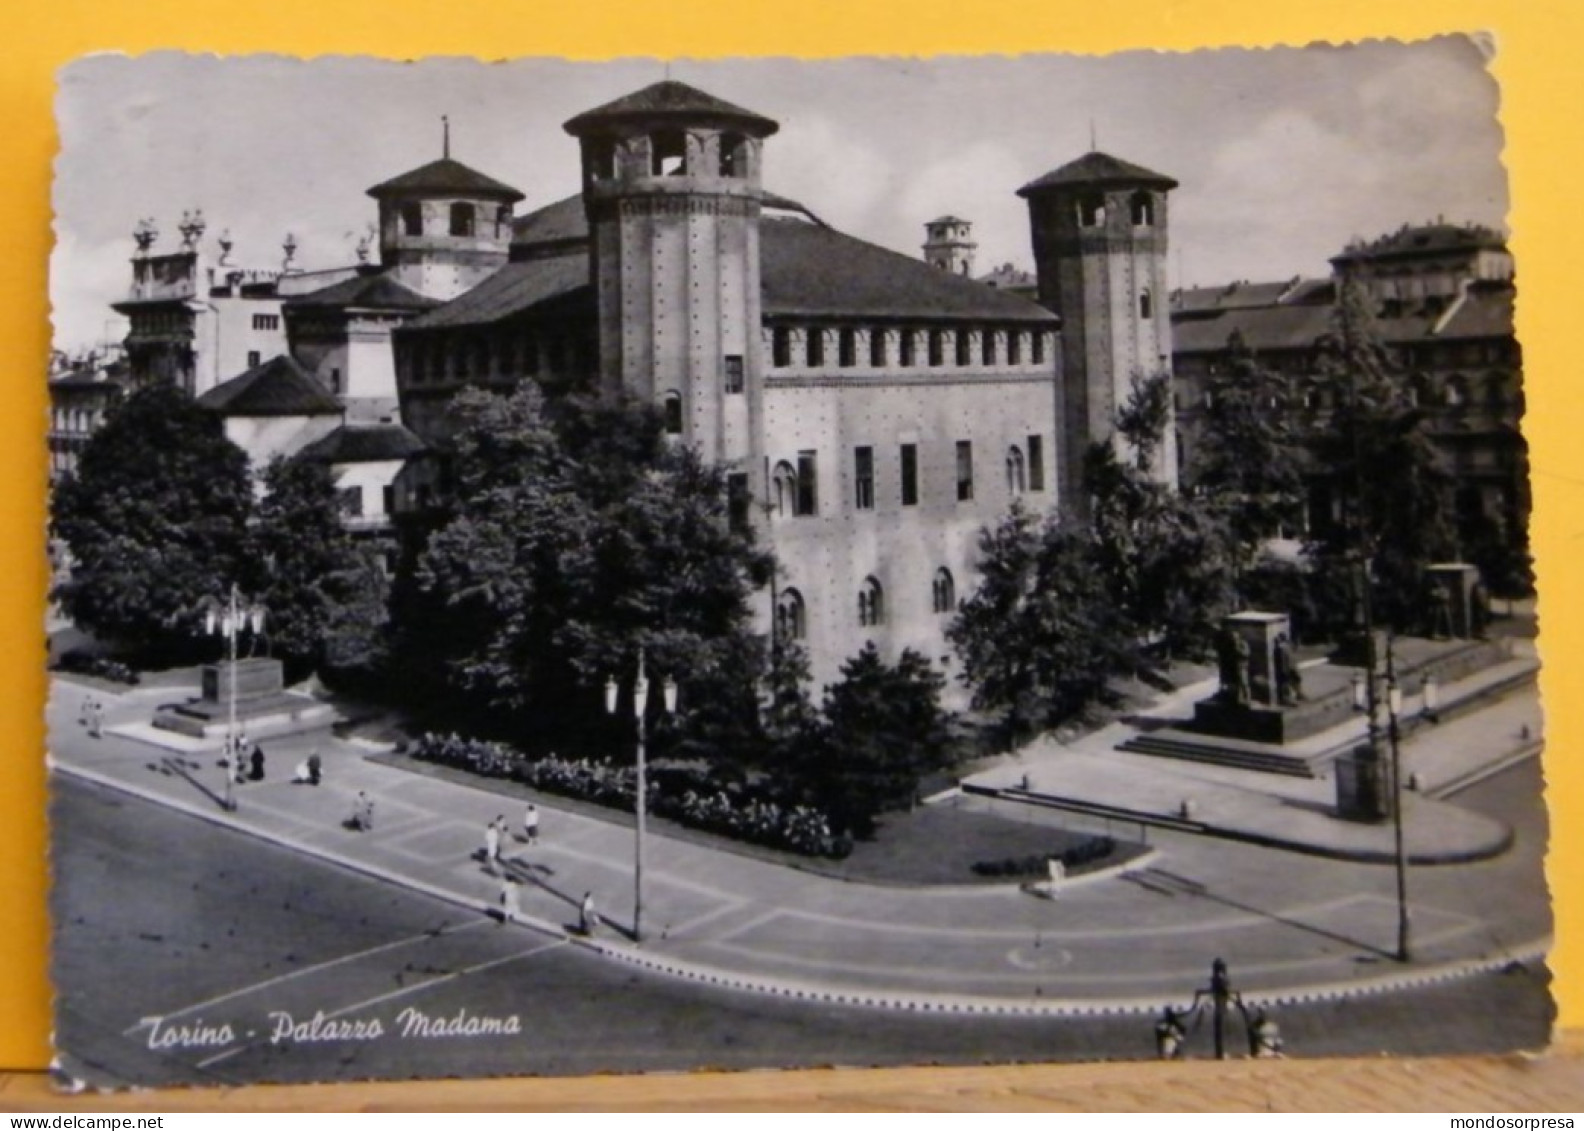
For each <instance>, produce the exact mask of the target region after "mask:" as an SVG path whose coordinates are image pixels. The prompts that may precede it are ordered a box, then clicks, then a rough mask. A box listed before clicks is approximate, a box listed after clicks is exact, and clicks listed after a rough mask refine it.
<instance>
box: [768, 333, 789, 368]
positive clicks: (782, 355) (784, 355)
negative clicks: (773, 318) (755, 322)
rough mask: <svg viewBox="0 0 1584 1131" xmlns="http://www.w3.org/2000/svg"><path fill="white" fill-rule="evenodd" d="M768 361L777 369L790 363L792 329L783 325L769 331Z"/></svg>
mask: <svg viewBox="0 0 1584 1131" xmlns="http://www.w3.org/2000/svg"><path fill="white" fill-rule="evenodd" d="M770 363H771V364H772V365H774V366H775V367H776V368H777V369H785V368H786V367H787V366H789V365H791V364H792V331H791V330H788V329H787V328H786V327H785V326H777V327H776V328H775V329H774V330H771V331H770Z"/></svg>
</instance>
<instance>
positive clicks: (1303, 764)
mask: <svg viewBox="0 0 1584 1131" xmlns="http://www.w3.org/2000/svg"><path fill="white" fill-rule="evenodd" d="M1117 749H1118V750H1125V751H1127V752H1128V753H1130V754H1149V755H1151V756H1153V757H1157V758H1176V759H1178V760H1179V761H1186V762H1204V763H1208V764H1210V765H1214V766H1229V767H1231V768H1233V769H1238V770H1257V771H1259V772H1260V773H1266V774H1285V775H1287V776H1288V777H1297V778H1313V777H1317V776H1319V775H1318V774H1317V773H1316V772H1315V763H1316V762H1320V763H1322V764H1323V763H1324V762H1325V761H1327V760H1328V757H1327V755H1321V756H1320V757H1318V758H1304V757H1300V756H1299V755H1296V754H1289V753H1286V752H1284V751H1282V750H1281V749H1280V748H1278V747H1266V748H1260V747H1258V746H1257V745H1256V744H1254V743H1251V742H1238V743H1233V742H1231V741H1217V740H1216V739H1213V738H1209V737H1199V736H1194V735H1188V734H1186V733H1184V732H1180V731H1177V732H1172V731H1166V732H1162V731H1156V732H1154V733H1153V734H1141V735H1138V736H1137V737H1134V738H1130V739H1128V740H1127V741H1126V742H1124V743H1122V744H1121V745H1120V746H1118V747H1117Z"/></svg>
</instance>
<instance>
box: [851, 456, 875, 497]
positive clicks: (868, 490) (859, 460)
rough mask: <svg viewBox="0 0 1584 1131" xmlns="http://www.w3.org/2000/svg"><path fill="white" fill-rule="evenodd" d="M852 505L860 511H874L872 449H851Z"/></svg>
mask: <svg viewBox="0 0 1584 1131" xmlns="http://www.w3.org/2000/svg"><path fill="white" fill-rule="evenodd" d="M853 491H854V496H853V505H854V506H856V507H857V508H858V509H859V510H861V511H872V510H874V449H873V448H870V447H862V448H854V449H853Z"/></svg>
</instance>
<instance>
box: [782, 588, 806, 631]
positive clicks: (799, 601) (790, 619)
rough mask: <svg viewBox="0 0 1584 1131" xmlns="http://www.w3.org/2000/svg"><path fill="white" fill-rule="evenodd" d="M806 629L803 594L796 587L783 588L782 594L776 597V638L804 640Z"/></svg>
mask: <svg viewBox="0 0 1584 1131" xmlns="http://www.w3.org/2000/svg"><path fill="white" fill-rule="evenodd" d="M805 631H806V625H805V623H804V617H803V595H802V594H801V593H799V592H798V591H797V590H796V589H783V590H781V595H780V596H779V597H777V598H776V609H775V633H776V639H777V640H802V639H803V634H804V632H805Z"/></svg>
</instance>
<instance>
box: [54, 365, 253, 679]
mask: <svg viewBox="0 0 1584 1131" xmlns="http://www.w3.org/2000/svg"><path fill="white" fill-rule="evenodd" d="M252 504H253V493H252V484H251V482H250V479H249V475H248V462H247V456H246V454H245V453H244V452H243V451H242V449H241V448H239V447H237V446H236V445H235V444H233V443H231V441H230V440H228V439H226V436H225V429H224V426H223V424H222V422H221V419H220V417H219V416H217V415H216V414H214V413H213V412H210V411H209V410H208V409H206V408H203V407H202V406H200V405H198V404H197V403H196V402H194V401H193V399H192V398H191V397H189V396H187V394H186V393H184V392H182V391H181V390H179V389H177V388H175V387H174V386H171V385H166V384H157V385H151V386H149V387H148V388H145V389H142V390H140V391H138V392H136V393H134V394H133V395H132V396H130V397H128V398H127V399H126V400H125V401H123V402H122V403H121V405H120V406H119V407H118V408H116V409H115V410H114V411H113V412H112V413H111V415H110V417H109V418H108V419H107V420H106V421H105V424H104V427H102V428H101V429H100V430H99V431H98V432H97V433H95V434H94V436H93V438H92V439H91V440H89V442H88V443H87V445H86V446H85V447H84V449H83V452H82V455H81V458H80V459H79V461H78V466H77V471H76V473H75V474H73V475H69V476H67V477H66V478H65V479H63V480H62V481H61V482H60V483H59V484H57V486H56V488H55V495H54V501H53V507H52V516H53V517H52V533H53V534H54V536H55V537H57V538H59V539H61V540H62V541H63V542H65V544H66V545H67V547H68V548H69V549H70V551H71V556H72V570H71V575H70V577H69V578H67V579H66V580H65V581H64V582H62V583H61V584H60V585H59V586H58V587H57V589H56V592H55V597H56V599H57V600H58V601H60V603H61V605H62V607H63V608H64V609H65V611H66V613H67V615H68V616H70V617H71V618H72V619H73V620H74V621H75V622H76V623H77V624H78V625H80V626H81V627H82V628H84V629H86V630H87V631H89V632H92V633H94V634H95V635H98V636H101V637H104V638H106V639H109V640H114V641H116V642H118V643H120V644H123V645H132V646H136V647H139V648H142V649H147V650H151V651H175V652H188V651H192V650H193V649H194V648H195V647H196V646H197V644H198V642H199V640H200V639H201V637H202V635H203V621H202V615H201V612H202V609H203V608H204V606H205V604H206V602H207V601H209V600H210V599H213V598H216V597H219V596H221V595H222V594H224V593H225V592H226V591H227V590H228V588H229V587H230V585H231V584H232V583H233V582H237V581H240V582H243V583H244V584H245V583H246V582H247V581H249V580H251V576H250V575H249V573H248V571H247V568H246V567H247V564H248V562H249V560H250V559H249V555H248V551H247V545H248V538H247V523H248V517H249V514H250V511H251V509H252Z"/></svg>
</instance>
